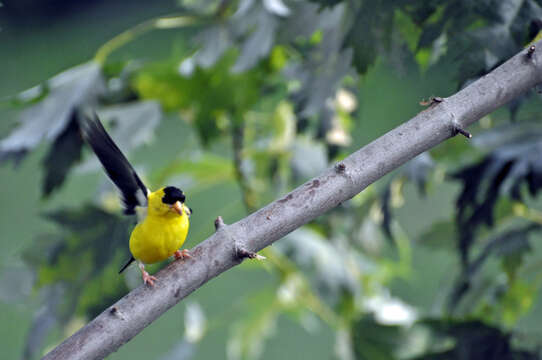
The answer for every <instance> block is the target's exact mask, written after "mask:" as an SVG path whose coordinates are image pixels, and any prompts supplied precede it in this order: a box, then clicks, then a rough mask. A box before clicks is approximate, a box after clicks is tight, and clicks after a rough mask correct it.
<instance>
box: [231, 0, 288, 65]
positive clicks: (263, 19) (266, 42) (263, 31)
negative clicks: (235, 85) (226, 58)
mask: <svg viewBox="0 0 542 360" xmlns="http://www.w3.org/2000/svg"><path fill="white" fill-rule="evenodd" d="M277 2H278V0H267V1H264V2H263V5H257V6H254V8H253V9H252V10H251V11H253V12H255V13H252V14H251V13H249V14H246V15H245V14H243V17H242V19H243V21H247V19H251V20H253V21H254V24H253V25H254V26H256V29H255V30H253V31H252V33H251V34H250V35H249V36H248V38H247V39H246V40H245V41H244V42H243V45H242V46H241V53H240V54H239V57H238V58H237V61H236V62H235V65H233V67H232V71H233V72H234V73H239V72H243V71H246V70H248V69H250V68H252V67H253V66H254V65H256V63H257V62H258V60H260V59H262V58H263V57H265V56H267V55H268V54H269V52H270V50H271V48H272V47H273V44H274V40H275V32H276V30H277V28H278V25H279V24H278V20H277V18H276V16H274V15H272V14H271V13H270V12H269V11H268V10H266V7H267V5H266V3H277ZM258 4H259V2H258ZM239 19H240V18H239ZM235 20H237V19H236V17H235V16H234V21H235Z"/></svg>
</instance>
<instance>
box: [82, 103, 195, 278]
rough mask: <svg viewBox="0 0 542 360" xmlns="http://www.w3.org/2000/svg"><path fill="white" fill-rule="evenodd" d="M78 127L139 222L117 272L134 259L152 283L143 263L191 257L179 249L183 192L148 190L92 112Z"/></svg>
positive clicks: (185, 214)
mask: <svg viewBox="0 0 542 360" xmlns="http://www.w3.org/2000/svg"><path fill="white" fill-rule="evenodd" d="M79 127H80V128H81V134H82V136H83V139H85V141H86V142H87V143H88V144H89V145H90V146H91V147H92V149H93V150H94V153H95V154H96V156H97V157H98V159H99V160H100V162H101V163H102V165H103V167H104V169H105V172H106V173H107V175H108V176H109V178H110V179H111V180H112V181H113V183H114V184H115V185H116V186H117V187H118V189H119V190H120V192H121V194H122V196H121V197H122V201H123V204H124V213H125V214H128V215H134V214H136V208H138V211H137V215H138V224H137V225H136V227H135V228H134V230H133V231H132V234H131V236H130V252H131V253H132V257H131V258H130V260H129V261H128V262H127V263H126V265H124V266H123V267H122V268H121V269H120V271H119V274H120V273H121V272H122V271H124V269H126V268H127V267H128V265H130V264H131V263H132V262H133V261H134V260H137V262H138V264H139V269H140V270H141V274H142V276H143V282H144V283H145V284H148V285H150V286H153V285H154V281H156V277H154V276H151V275H149V273H148V272H147V271H145V265H144V264H152V263H156V262H159V261H162V260H165V259H167V258H169V257H170V256H174V257H175V259H183V258H189V257H190V254H189V253H188V250H186V249H184V250H182V251H180V250H179V248H180V247H181V246H182V245H183V243H184V241H185V239H186V236H187V234H188V228H189V225H190V222H189V218H190V215H191V214H192V209H190V208H189V207H188V206H186V205H185V203H184V202H185V195H184V194H183V192H182V191H181V190H180V189H179V188H176V187H174V186H167V187H164V188H161V189H159V190H156V191H154V192H151V191H150V190H149V189H148V188H147V187H146V186H145V185H144V184H143V182H142V181H141V179H140V178H139V176H138V175H137V173H136V172H135V170H134V168H133V167H132V165H130V163H129V162H128V160H127V159H126V157H125V156H124V155H123V154H122V152H121V151H120V150H119V148H118V147H117V145H115V143H114V142H113V140H112V139H111V137H110V136H109V135H108V134H107V132H106V131H105V129H104V127H103V125H102V123H101V122H100V120H99V119H98V116H97V115H96V114H95V113H93V114H85V113H82V114H81V116H80V117H79ZM139 208H141V209H142V210H139Z"/></svg>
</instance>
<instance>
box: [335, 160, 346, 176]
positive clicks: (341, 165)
mask: <svg viewBox="0 0 542 360" xmlns="http://www.w3.org/2000/svg"><path fill="white" fill-rule="evenodd" d="M345 170H346V165H345V164H344V163H343V162H340V163H338V164H336V165H335V171H336V172H338V173H339V174H342V173H344V172H345Z"/></svg>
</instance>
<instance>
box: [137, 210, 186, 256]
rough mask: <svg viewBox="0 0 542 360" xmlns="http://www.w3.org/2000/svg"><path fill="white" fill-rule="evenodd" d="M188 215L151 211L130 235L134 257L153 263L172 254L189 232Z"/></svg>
mask: <svg viewBox="0 0 542 360" xmlns="http://www.w3.org/2000/svg"><path fill="white" fill-rule="evenodd" d="M188 227H189V221H188V215H187V214H186V212H184V213H183V214H182V215H178V214H173V213H172V214H168V215H167V216H163V215H155V214H153V213H151V212H149V214H148V215H147V217H146V218H145V220H143V221H142V222H141V223H139V224H137V225H136V227H135V228H134V231H132V235H131V236H130V251H131V253H132V255H133V256H134V258H136V259H137V260H140V261H142V262H143V263H145V264H152V263H155V262H159V261H162V260H165V259H167V258H168V257H170V256H172V255H173V254H174V253H175V251H176V250H178V249H179V248H180V247H181V246H182V245H183V243H184V241H185V239H186V235H187V234H188Z"/></svg>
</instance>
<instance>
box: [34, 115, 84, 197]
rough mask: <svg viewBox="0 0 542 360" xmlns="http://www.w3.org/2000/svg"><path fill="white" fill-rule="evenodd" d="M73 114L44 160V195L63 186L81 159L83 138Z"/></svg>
mask: <svg viewBox="0 0 542 360" xmlns="http://www.w3.org/2000/svg"><path fill="white" fill-rule="evenodd" d="M75 116H76V115H75V114H74V115H72V119H71V120H70V122H69V124H68V126H67V127H66V128H65V129H64V131H63V132H62V133H61V134H60V135H59V136H58V137H57V138H56V139H55V141H54V142H53V145H52V146H51V147H50V148H49V152H48V153H47V155H46V156H45V159H44V160H43V167H44V170H45V179H44V180H43V184H42V187H43V188H42V193H43V196H44V197H47V196H49V195H51V193H52V192H53V191H55V190H56V189H57V188H59V187H60V186H62V184H63V183H64V180H66V176H67V175H68V172H69V170H70V168H71V167H72V166H73V165H74V164H75V163H77V162H79V160H80V159H81V149H82V146H83V139H82V138H81V135H80V133H79V125H78V123H77V121H76V120H75Z"/></svg>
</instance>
